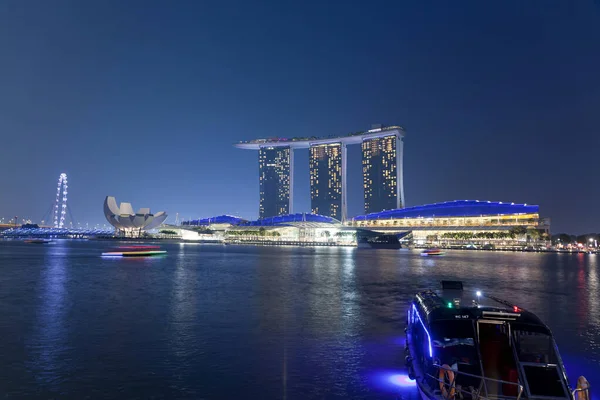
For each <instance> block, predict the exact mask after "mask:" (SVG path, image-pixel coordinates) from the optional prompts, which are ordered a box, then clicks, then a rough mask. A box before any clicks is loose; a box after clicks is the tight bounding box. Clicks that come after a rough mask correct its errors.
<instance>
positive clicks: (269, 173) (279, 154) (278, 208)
mask: <svg viewBox="0 0 600 400" xmlns="http://www.w3.org/2000/svg"><path fill="white" fill-rule="evenodd" d="M293 165H294V152H293V150H292V149H291V148H290V147H289V146H283V147H270V146H269V147H261V148H260V149H259V151H258V171H259V186H260V206H259V217H260V218H266V217H274V216H277V215H284V214H290V213H291V211H292V198H293V196H292V190H293V189H292V188H293V185H292V183H293V182H292V179H293V174H292V172H293V168H294V167H293Z"/></svg>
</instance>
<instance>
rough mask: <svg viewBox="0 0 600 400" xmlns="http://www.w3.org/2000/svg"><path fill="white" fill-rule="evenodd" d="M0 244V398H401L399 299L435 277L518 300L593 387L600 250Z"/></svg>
mask: <svg viewBox="0 0 600 400" xmlns="http://www.w3.org/2000/svg"><path fill="white" fill-rule="evenodd" d="M112 245H114V243H108V242H100V241H89V242H85V241H81V242H79V241H57V242H54V243H51V244H47V245H33V244H24V243H22V242H9V241H5V242H0V337H1V340H0V394H2V395H4V396H5V397H6V398H44V399H47V398H79V399H83V398H122V399H133V398H138V399H150V398H156V399H158V398H189V399H236V398H262V399H308V398H311V399H312V398H314V399H334V398H356V399H394V398H396V397H397V396H398V395H401V396H402V397H403V398H413V397H415V396H414V391H415V389H414V387H405V385H406V384H408V382H406V381H405V379H404V377H403V376H402V374H403V373H405V372H404V371H403V369H402V364H403V352H402V348H403V343H404V337H403V329H404V319H405V310H406V307H407V304H408V302H409V301H410V299H411V296H412V295H413V294H414V293H415V292H416V291H418V290H421V289H424V288H428V287H431V286H434V287H438V285H439V281H440V280H441V279H460V280H463V281H465V284H466V285H467V287H469V286H470V287H471V288H473V290H475V288H477V289H481V290H482V291H484V292H486V293H490V294H491V293H493V294H495V295H498V296H500V297H505V298H509V299H511V300H514V302H515V303H516V304H518V305H522V306H523V307H526V308H528V309H530V310H532V311H533V312H535V313H537V314H538V315H539V316H540V317H541V318H542V319H543V320H544V321H545V322H546V323H547V324H548V325H549V326H550V327H551V328H552V330H553V331H554V334H555V336H556V339H557V341H558V344H559V347H560V349H561V353H562V356H563V358H564V360H565V364H566V367H567V370H568V373H569V377H570V380H571V382H572V383H574V382H575V380H576V379H577V376H578V375H580V374H584V375H586V377H587V378H588V380H589V381H590V382H591V384H592V388H594V387H595V388H598V389H597V390H596V391H595V394H594V397H595V398H596V399H599V398H600V397H599V396H598V394H599V393H600V293H599V288H600V280H599V279H600V278H599V276H598V274H599V271H598V268H599V265H598V264H599V261H598V257H599V256H596V255H583V254H580V255H564V254H527V253H484V252H461V251H456V252H449V253H448V255H447V256H446V257H444V258H424V257H420V256H419V253H418V251H410V250H369V249H364V250H363V249H348V248H316V249H313V248H303V249H296V248H271V247H268V248H267V247H263V248H258V247H244V246H220V245H196V244H185V245H179V244H165V245H163V246H164V247H165V248H166V250H168V255H167V256H166V257H161V258H148V259H104V258H101V257H100V253H101V252H102V251H103V250H105V249H107V248H108V247H110V246H112Z"/></svg>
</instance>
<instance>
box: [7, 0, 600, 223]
mask: <svg viewBox="0 0 600 400" xmlns="http://www.w3.org/2000/svg"><path fill="white" fill-rule="evenodd" d="M551 3H552V5H547V6H544V7H541V6H539V5H537V4H534V3H523V2H516V1H512V2H511V1H509V2H502V3H494V4H489V3H481V2H468V4H467V5H465V6H464V7H458V6H454V5H453V6H450V5H448V4H447V3H445V2H441V1H439V2H438V1H434V2H433V3H428V4H421V3H414V4H413V3H411V4H401V3H393V4H392V3H387V4H384V3H383V2H372V3H368V4H366V3H363V4H359V3H353V2H346V3H343V4H342V3H339V4H337V3H335V4H334V3H331V4H325V3H322V2H312V1H309V2H305V3H303V4H302V5H299V4H296V5H294V4H278V5H277V6H273V5H272V4H266V3H260V4H249V3H247V2H244V1H236V0H234V1H233V3H231V4H228V5H224V4H220V3H210V4H208V3H207V4H200V3H198V4H196V3H185V4H184V3H179V4H167V3H164V2H160V1H154V0H150V1H148V2H145V3H144V6H143V10H144V11H143V13H140V7H139V5H138V4H134V3H127V4H120V5H119V6H118V7H117V6H115V5H114V4H113V3H112V2H110V1H109V2H107V3H95V4H91V5H90V4H86V5H83V4H79V3H77V2H70V1H67V0H58V1H56V2H52V4H50V3H48V2H44V1H41V0H33V1H31V2H5V3H3V4H2V5H0V11H1V12H0V38H1V39H0V48H1V49H2V50H3V55H4V57H3V60H4V62H3V63H1V65H0V86H1V87H2V91H0V135H1V137H2V139H3V140H2V164H3V168H2V170H1V171H0V187H2V188H3V190H2V194H1V195H0V216H3V217H5V218H12V217H14V216H15V215H17V216H19V221H20V220H21V218H22V217H28V218H31V219H32V220H35V221H39V220H40V219H41V218H42V217H43V216H44V214H45V212H46V210H48V209H49V207H51V206H52V204H53V202H54V200H55V196H56V177H58V176H59V175H60V173H63V172H65V173H67V174H68V176H69V192H68V193H69V207H70V208H71V210H72V213H73V217H74V219H75V220H76V221H82V222H83V221H85V222H89V223H90V224H94V225H95V224H97V223H100V224H102V223H103V215H102V212H101V211H100V210H101V204H102V200H103V199H104V197H105V196H106V195H107V194H114V195H115V196H117V197H118V198H126V199H128V201H131V202H133V203H135V204H142V203H144V202H147V201H151V203H152V205H153V206H156V207H157V208H158V209H164V210H166V211H168V212H169V214H170V218H169V220H171V219H172V218H173V221H174V217H175V215H176V214H177V213H178V214H179V215H180V217H185V218H198V217H202V216H213V215H220V214H224V213H229V214H235V215H240V216H244V217H245V218H249V219H256V218H257V217H258V204H259V182H258V179H257V178H256V154H252V152H243V151H239V150H236V149H235V148H232V147H231V143H235V142H239V141H241V140H245V139H247V138H253V137H275V136H277V137H279V136H281V137H301V136H313V135H314V136H317V137H323V136H327V135H334V136H335V135H344V134H347V133H349V132H353V131H354V130H356V129H361V128H363V127H365V128H366V127H369V126H370V125H371V124H372V123H377V122H382V123H395V122H398V123H401V124H402V125H403V126H404V127H406V130H407V132H409V140H407V141H406V142H405V143H404V145H405V149H404V150H405V155H404V162H403V167H404V171H403V173H404V174H403V175H404V189H405V192H406V198H405V201H406V204H404V206H414V205H419V204H429V203H436V202H443V201H450V200H457V199H458V200H461V199H480V200H486V199H489V200H492V201H496V200H497V201H510V202H512V201H514V202H520V203H531V204H539V205H540V207H541V208H540V212H541V214H542V215H543V216H549V217H550V218H552V227H553V228H552V229H553V231H555V232H560V231H566V232H574V233H575V232H577V233H585V232H595V231H597V230H598V226H600V209H599V208H597V207H594V205H593V200H594V199H597V198H599V197H600V187H599V186H598V185H595V184H593V182H595V179H596V178H595V172H596V171H597V162H596V159H597V155H596V153H597V150H596V149H597V145H596V144H597V143H598V136H597V130H598V129H597V127H598V126H600V115H599V114H598V113H597V109H598V107H600V91H599V88H600V75H599V74H598V73H597V71H598V70H600V55H599V54H598V52H597V51H596V50H597V48H598V45H599V43H600V23H598V21H599V19H600V10H599V7H598V4H597V3H596V2H577V3H565V2H551ZM565 16H568V17H565ZM371 22H375V23H371ZM366 25H368V26H369V29H357V28H356V27H357V26H366ZM557 26H560V27H561V29H556V27H557ZM354 147H356V146H348V149H347V155H348V163H347V173H348V182H347V185H346V189H347V190H346V195H347V198H348V204H347V208H348V216H349V217H352V216H356V215H362V214H364V193H363V192H364V182H363V179H364V176H363V171H362V165H361V161H360V160H361V152H360V149H356V148H354ZM294 152H295V159H294V163H293V168H294V170H295V173H294V181H293V182H292V183H291V185H290V190H291V191H293V198H294V204H293V211H294V212H310V210H311V196H310V192H309V191H308V190H307V188H308V187H309V186H310V166H309V155H308V153H309V150H308V149H296V150H294ZM132 153H133V154H136V155H138V156H136V157H132V156H131V155H132ZM590 182H592V183H590ZM59 222H60V221H59Z"/></svg>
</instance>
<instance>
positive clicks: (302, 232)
mask: <svg viewBox="0 0 600 400" xmlns="http://www.w3.org/2000/svg"><path fill="white" fill-rule="evenodd" d="M225 235H226V238H227V240H228V241H229V242H234V243H261V242H263V243H265V242H266V243H273V244H276V243H281V244H297V245H302V244H303V243H305V244H313V245H319V244H322V245H341V246H344V245H346V246H348V245H349V246H353V245H355V244H356V233H355V230H354V229H352V228H348V227H345V226H344V225H343V224H342V223H341V222H340V221H338V220H336V219H334V218H331V217H328V216H325V215H317V214H308V213H298V214H289V215H280V216H276V217H270V218H264V219H259V220H257V221H249V222H248V221H247V222H242V223H240V224H238V225H236V226H231V228H230V229H228V230H227V231H226V233H225Z"/></svg>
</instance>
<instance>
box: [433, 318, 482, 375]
mask: <svg viewBox="0 0 600 400" xmlns="http://www.w3.org/2000/svg"><path fill="white" fill-rule="evenodd" d="M431 330H432V345H433V347H434V349H435V353H436V355H437V357H438V358H439V361H440V364H448V365H450V366H451V365H452V364H458V365H460V364H463V365H474V364H476V363H477V349H476V348H475V340H474V336H475V330H474V329H473V323H472V321H470V320H467V321H440V322H434V323H433V324H432V325H431Z"/></svg>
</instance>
